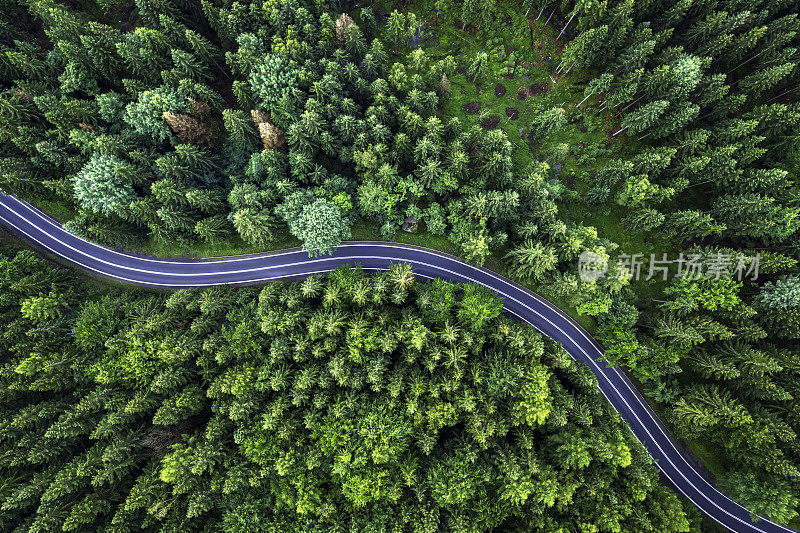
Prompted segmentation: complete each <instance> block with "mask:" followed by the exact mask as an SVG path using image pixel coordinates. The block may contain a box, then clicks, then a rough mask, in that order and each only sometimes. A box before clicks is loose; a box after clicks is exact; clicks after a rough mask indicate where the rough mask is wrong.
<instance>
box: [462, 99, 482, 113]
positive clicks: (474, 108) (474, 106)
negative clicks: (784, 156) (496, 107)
mask: <svg viewBox="0 0 800 533" xmlns="http://www.w3.org/2000/svg"><path fill="white" fill-rule="evenodd" d="M480 110H481V103H480V102H467V103H466V104H464V111H466V112H467V113H469V114H470V115H477V114H478V111H480Z"/></svg>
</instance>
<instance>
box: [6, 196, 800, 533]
mask: <svg viewBox="0 0 800 533" xmlns="http://www.w3.org/2000/svg"><path fill="white" fill-rule="evenodd" d="M0 222H2V223H3V225H5V226H6V227H7V228H8V229H9V230H10V231H12V232H13V233H15V234H17V235H18V236H20V237H22V238H24V239H25V240H27V241H30V242H32V243H33V244H35V245H36V246H38V247H39V248H42V249H44V250H46V251H48V252H50V253H52V254H54V255H56V256H58V257H60V258H62V259H64V260H65V261H67V262H69V263H72V264H74V265H76V266H78V267H80V268H83V269H86V270H89V271H91V272H93V273H96V274H99V275H102V276H106V277H109V278H113V279H116V280H119V281H123V282H127V283H134V284H137V285H144V286H150V287H163V288H174V289H177V288H182V287H206V286H212V285H223V284H230V285H236V284H252V283H258V282H265V281H271V280H280V279H291V278H302V277H305V276H308V275H311V274H321V273H325V272H329V271H330V270H332V269H334V268H336V267H338V266H340V265H343V264H355V263H359V264H361V266H362V268H364V270H386V269H387V268H388V267H389V265H391V264H392V263H398V262H406V263H410V264H411V265H412V267H413V269H414V272H415V274H416V275H418V276H420V277H424V278H443V279H446V280H449V281H453V282H460V283H478V284H480V285H483V286H485V287H488V288H489V289H491V290H493V291H495V292H496V293H498V294H499V295H500V296H502V297H503V304H504V307H505V310H506V311H508V312H509V313H510V314H512V315H514V316H516V317H517V318H519V319H520V320H522V321H524V322H527V323H528V324H531V325H532V326H533V327H534V328H536V329H537V330H539V331H540V332H541V333H543V334H544V335H547V336H548V337H551V338H552V339H555V340H556V341H558V342H560V343H561V344H562V345H563V346H564V347H565V348H566V350H567V352H569V354H570V355H571V356H572V357H573V358H575V359H576V360H578V361H581V362H583V363H585V364H587V365H588V366H589V368H590V369H591V370H592V372H593V373H594V375H595V376H596V377H597V382H598V387H599V389H600V392H601V393H602V394H603V396H605V398H606V399H607V400H608V401H609V402H610V403H611V405H612V406H613V407H614V408H615V409H616V410H617V411H618V412H619V414H620V416H621V417H622V418H623V419H624V420H625V422H627V424H628V426H629V427H630V429H631V431H632V432H633V434H634V435H635V436H636V438H637V439H638V440H639V441H640V442H641V443H642V444H643V445H644V446H645V448H646V449H647V451H648V452H649V453H650V455H651V456H652V457H653V459H655V462H656V465H657V466H658V468H659V469H660V470H661V472H662V473H663V475H664V477H665V478H666V479H667V480H668V481H669V483H670V484H671V485H672V486H673V487H674V488H675V489H677V490H678V491H680V492H681V493H682V494H683V495H684V496H686V497H687V498H688V499H689V500H691V501H692V503H694V504H695V505H696V506H697V507H698V508H699V509H700V510H701V511H703V512H704V513H705V514H707V515H708V516H709V517H711V518H712V519H713V520H715V521H717V522H719V523H720V524H722V525H723V526H725V527H727V528H728V529H730V530H731V531H735V532H747V533H749V532H753V533H773V532H781V533H790V532H795V530H793V529H790V528H787V527H785V526H781V525H778V524H775V523H773V522H770V521H769V520H767V519H765V518H762V519H760V520H758V521H757V522H753V521H751V519H750V515H749V513H748V511H747V510H746V509H745V508H744V507H742V506H741V505H739V504H738V503H736V502H734V501H733V500H731V499H730V498H728V497H727V496H726V495H725V494H723V493H722V492H720V491H719V490H718V489H717V488H716V487H715V486H714V485H712V484H711V483H710V482H709V481H708V480H707V479H706V478H705V477H704V476H703V475H702V474H701V473H700V472H698V470H697V469H696V468H695V466H694V465H693V464H692V463H691V461H689V460H688V459H687V457H685V456H684V455H683V454H682V453H681V451H680V450H679V449H678V447H677V446H676V445H675V443H674V442H673V441H672V439H671V437H670V436H669V434H668V433H667V432H666V431H665V429H664V426H663V424H662V423H661V422H660V420H659V419H658V417H657V416H656V414H655V413H654V412H653V411H652V409H651V408H650V407H649V405H648V404H647V402H646V401H645V399H644V398H643V397H642V396H641V394H640V393H639V392H638V391H637V390H636V388H635V387H634V386H633V384H632V383H631V382H630V380H629V379H628V378H627V376H625V374H624V373H623V372H621V371H620V370H619V369H618V368H616V367H612V368H608V367H606V366H605V364H604V363H601V362H598V359H600V358H601V357H602V355H603V351H602V348H601V347H600V345H599V344H598V343H597V342H596V341H595V340H594V339H593V338H592V337H591V336H590V335H589V334H588V333H586V331H585V330H583V328H581V327H580V326H579V325H578V324H577V323H576V322H575V321H573V320H572V319H571V318H569V317H568V316H567V315H566V314H565V313H564V312H563V311H561V310H560V309H558V308H557V307H555V306H554V305H553V304H551V303H550V302H548V301H547V300H545V299H544V298H542V297H540V296H538V295H537V294H534V293H532V292H531V291H529V290H527V289H525V288H523V287H521V286H519V285H517V284H516V283H514V282H512V281H510V280H508V279H506V278H504V277H502V276H500V275H498V274H495V273H493V272H491V271H489V270H486V269H483V268H478V267H475V266H472V265H469V264H467V263H464V262H463V261H461V260H459V259H457V258H455V257H453V256H450V255H447V254H443V253H441V252H435V251H433V250H428V249H425V248H419V247H414V246H408V245H404V244H396V243H385V242H359V241H353V242H346V243H343V244H342V245H340V246H339V248H338V249H337V250H336V251H335V253H334V254H333V255H332V256H324V257H318V258H309V257H308V255H307V254H306V253H305V252H303V251H302V250H299V249H292V250H285V251H280V252H275V253H270V254H263V255H251V256H236V257H227V258H211V259H204V260H197V261H181V260H161V259H152V258H144V257H137V256H134V255H130V254H127V253H123V252H118V251H114V250H110V249H108V248H104V247H102V246H99V245H97V244H94V243H91V242H88V241H86V240H83V239H81V238H79V237H76V236H75V235H72V234H70V233H69V232H67V231H66V230H64V228H63V227H62V226H61V225H60V224H59V223H57V222H56V221H54V220H53V219H51V218H49V217H48V216H47V215H45V214H43V213H42V212H41V211H39V210H38V209H36V208H34V207H32V206H31V205H30V204H28V203H27V202H24V201H21V200H18V199H17V198H15V197H14V196H7V195H3V194H0ZM795 533H796V532H795Z"/></svg>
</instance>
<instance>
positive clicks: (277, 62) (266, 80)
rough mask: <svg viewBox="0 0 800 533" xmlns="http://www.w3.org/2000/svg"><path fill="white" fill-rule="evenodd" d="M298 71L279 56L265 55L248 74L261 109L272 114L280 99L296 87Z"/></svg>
mask: <svg viewBox="0 0 800 533" xmlns="http://www.w3.org/2000/svg"><path fill="white" fill-rule="evenodd" d="M298 72H299V71H298V70H297V68H295V67H294V66H293V65H292V63H291V62H290V61H288V60H286V59H284V58H282V57H280V56H276V55H274V54H267V55H266V56H264V58H263V59H262V60H261V61H260V62H259V64H258V66H257V67H256V68H255V69H254V70H253V72H252V73H251V74H250V80H249V81H250V85H251V86H252V88H253V92H254V93H255V94H256V95H257V96H258V97H259V98H260V99H261V102H260V103H261V108H262V109H265V110H267V111H270V112H273V111H276V110H277V109H278V103H279V102H280V101H281V98H283V97H284V95H286V94H287V93H289V92H290V91H291V90H292V89H293V88H294V87H295V86H296V85H297V77H298Z"/></svg>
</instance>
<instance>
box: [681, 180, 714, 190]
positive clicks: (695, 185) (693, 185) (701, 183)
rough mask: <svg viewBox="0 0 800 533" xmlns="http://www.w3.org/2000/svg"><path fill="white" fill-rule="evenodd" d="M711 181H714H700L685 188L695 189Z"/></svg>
mask: <svg viewBox="0 0 800 533" xmlns="http://www.w3.org/2000/svg"><path fill="white" fill-rule="evenodd" d="M712 181H714V180H706V181H701V182H700V183H693V184H692V185H687V186H686V188H687V189H691V188H692V187H697V186H698V185H703V184H705V183H711V182H712Z"/></svg>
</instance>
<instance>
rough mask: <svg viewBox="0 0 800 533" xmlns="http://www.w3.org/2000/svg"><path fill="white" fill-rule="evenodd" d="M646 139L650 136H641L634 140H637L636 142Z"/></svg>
mask: <svg viewBox="0 0 800 533" xmlns="http://www.w3.org/2000/svg"><path fill="white" fill-rule="evenodd" d="M646 137H650V134H649V133H648V134H647V135H642V136H641V137H639V138H638V139H636V140H637V141H641V140H642V139H644V138H646Z"/></svg>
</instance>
